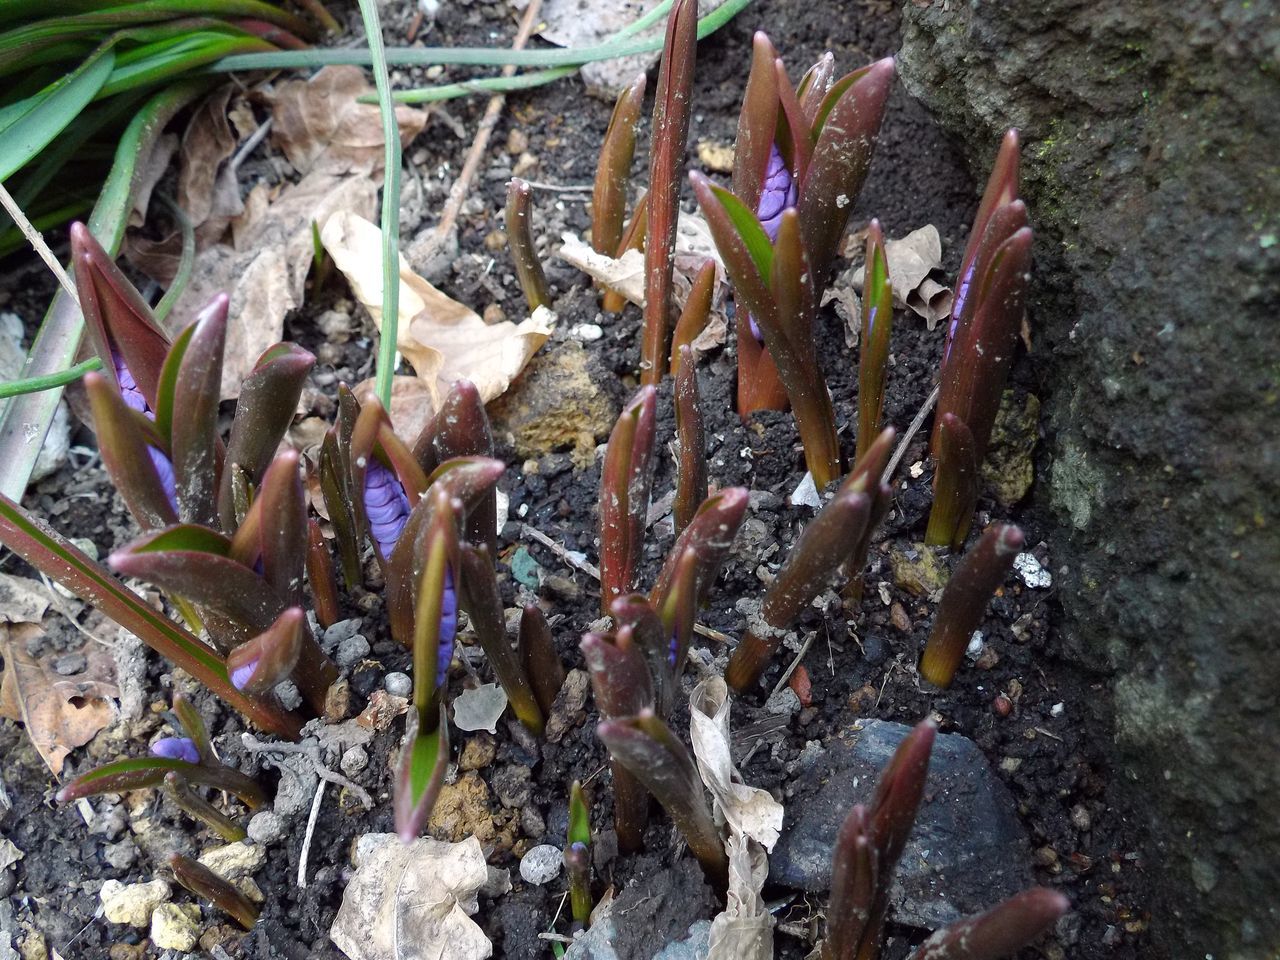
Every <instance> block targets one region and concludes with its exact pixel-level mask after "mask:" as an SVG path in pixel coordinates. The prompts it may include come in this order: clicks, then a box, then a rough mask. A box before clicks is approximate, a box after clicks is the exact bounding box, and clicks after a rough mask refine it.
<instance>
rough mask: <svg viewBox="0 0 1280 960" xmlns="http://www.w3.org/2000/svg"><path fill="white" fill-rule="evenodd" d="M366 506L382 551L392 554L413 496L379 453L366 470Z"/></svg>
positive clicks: (384, 554) (386, 555)
mask: <svg viewBox="0 0 1280 960" xmlns="http://www.w3.org/2000/svg"><path fill="white" fill-rule="evenodd" d="M364 508H365V512H366V513H367V514H368V516H369V532H370V533H371V534H372V535H373V539H374V540H375V541H376V542H377V544H378V552H379V553H381V554H382V555H383V556H384V557H389V556H391V551H392V550H394V549H395V546H396V542H397V541H398V540H399V539H400V534H401V533H402V532H403V531H404V525H405V524H406V523H407V522H408V520H409V497H408V495H407V494H406V493H405V492H404V485H403V484H402V483H401V482H400V480H399V478H397V477H396V475H395V474H394V473H393V472H392V471H391V469H390V468H389V467H387V465H386V464H384V463H383V462H382V461H381V460H378V459H377V458H376V457H371V458H370V459H369V466H368V469H366V470H365V474H364Z"/></svg>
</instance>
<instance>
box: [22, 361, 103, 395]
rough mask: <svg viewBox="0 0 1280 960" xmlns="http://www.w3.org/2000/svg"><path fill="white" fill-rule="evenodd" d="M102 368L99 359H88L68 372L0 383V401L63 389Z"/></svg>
mask: <svg viewBox="0 0 1280 960" xmlns="http://www.w3.org/2000/svg"><path fill="white" fill-rule="evenodd" d="M101 368H102V358H101V357H90V358H89V359H88V360H84V361H82V362H80V363H77V364H76V365H75V366H74V367H71V368H70V369H68V370H63V371H62V372H61V373H51V374H49V375H48V376H47V377H32V378H30V379H29V380H10V381H9V382H8V383H0V400H8V399H9V398H10V397H16V396H19V395H20V394H24V393H35V392H37V391H39V390H52V389H53V388H54V387H65V386H66V385H67V384H68V383H74V382H75V381H77V380H79V379H80V378H81V377H83V376H84V375H85V374H86V373H88V372H89V371H90V370H99V369H101Z"/></svg>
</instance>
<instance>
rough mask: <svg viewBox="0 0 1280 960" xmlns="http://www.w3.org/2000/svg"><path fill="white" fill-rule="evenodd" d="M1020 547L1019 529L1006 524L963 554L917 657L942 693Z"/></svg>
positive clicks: (923, 673) (992, 528)
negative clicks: (921, 650) (923, 646)
mask: <svg viewBox="0 0 1280 960" xmlns="http://www.w3.org/2000/svg"><path fill="white" fill-rule="evenodd" d="M1022 547H1023V537H1022V531H1021V530H1019V529H1018V528H1017V527H1015V526H1013V525H1011V524H1003V523H993V524H992V525H991V526H989V527H987V529H986V530H984V531H982V538H981V539H980V540H979V541H978V542H977V544H976V545H975V546H974V547H973V549H972V550H970V551H969V552H968V553H966V554H965V556H964V559H963V560H961V561H960V566H959V567H957V568H956V572H955V573H953V574H952V575H951V579H950V580H949V581H948V582H947V586H946V588H945V589H944V590H943V591H942V602H941V603H939V604H938V613H937V616H936V617H935V618H934V621H933V629H932V630H931V631H930V632H929V641H928V643H927V644H925V648H924V655H923V656H922V657H921V658H920V676H922V677H924V679H925V680H928V681H929V682H930V683H932V684H933V685H934V686H936V687H942V688H943V689H945V688H947V687H949V686H951V681H952V680H953V679H954V678H955V675H956V669H957V668H958V667H959V666H960V661H961V660H962V659H963V658H964V652H965V649H966V648H967V647H968V645H969V638H970V637H972V636H973V631H975V630H977V629H978V626H979V625H980V624H981V623H982V615H983V613H984V612H986V609H987V603H988V602H989V601H990V600H991V595H992V594H993V593H995V592H996V590H997V589H998V588H999V587H1000V584H1002V583H1003V582H1004V578H1005V577H1006V576H1007V575H1008V573H1009V570H1010V569H1012V567H1013V559H1014V557H1016V556H1017V555H1018V553H1019V552H1020V551H1021V550H1022Z"/></svg>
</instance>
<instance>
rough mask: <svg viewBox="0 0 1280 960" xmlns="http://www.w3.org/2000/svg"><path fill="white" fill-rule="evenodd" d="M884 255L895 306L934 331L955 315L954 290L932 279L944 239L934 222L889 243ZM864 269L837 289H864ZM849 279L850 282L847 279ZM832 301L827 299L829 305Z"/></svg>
mask: <svg viewBox="0 0 1280 960" xmlns="http://www.w3.org/2000/svg"><path fill="white" fill-rule="evenodd" d="M884 256H885V260H886V261H887V262H888V265H889V282H890V283H891V284H892V285H893V303H894V306H897V307H908V308H910V309H911V311H912V312H913V313H915V314H916V315H917V316H920V317H923V318H924V321H925V327H926V328H927V329H929V330H932V329H934V327H936V326H937V325H938V322H939V321H940V320H943V319H944V318H946V317H948V316H950V314H951V300H952V296H951V288H950V287H944V286H943V285H942V284H940V283H937V282H936V281H934V280H931V279H929V274H931V273H932V272H933V271H935V270H938V269H940V268H941V266H942V238H941V237H940V236H939V235H938V228H937V227H935V226H934V225H933V224H931V223H927V224H925V225H924V226H923V227H919V228H918V229H915V230H912V231H911V232H910V233H908V234H907V235H906V236H905V237H900V238H899V239H897V240H886V241H885V244H884ZM862 276H863V267H861V266H860V267H857V268H855V269H853V270H852V271H846V273H845V275H844V276H842V277H841V278H840V279H839V280H837V281H836V283H835V284H833V286H849V287H853V288H855V289H857V290H861V289H862ZM846 278H847V279H846ZM827 299H829V298H828V297H825V296H824V298H823V302H824V303H825V302H826V301H827Z"/></svg>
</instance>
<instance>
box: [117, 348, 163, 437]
mask: <svg viewBox="0 0 1280 960" xmlns="http://www.w3.org/2000/svg"><path fill="white" fill-rule="evenodd" d="M111 365H112V366H114V367H115V368H116V383H117V384H119V386H120V396H121V397H123V398H124V402H125V404H126V405H127V406H128V407H129V409H131V410H137V411H138V412H139V413H145V414H147V416H150V417H151V418H152V419H153V420H154V419H155V417H154V416H152V413H151V408H150V407H149V406H147V398H146V397H144V396H143V395H142V391H141V390H139V389H138V381H136V380H134V379H133V374H132V373H130V372H129V368H128V367H127V366H125V363H124V357H122V356H120V354H119V352H118V351H116V350H112V351H111Z"/></svg>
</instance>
